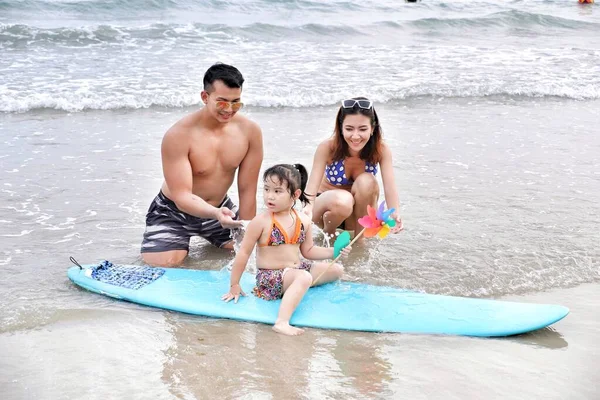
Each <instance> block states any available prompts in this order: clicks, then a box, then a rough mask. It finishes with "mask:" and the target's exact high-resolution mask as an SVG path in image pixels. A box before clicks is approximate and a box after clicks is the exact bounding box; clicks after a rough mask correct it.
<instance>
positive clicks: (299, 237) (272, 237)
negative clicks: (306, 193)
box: [258, 208, 306, 247]
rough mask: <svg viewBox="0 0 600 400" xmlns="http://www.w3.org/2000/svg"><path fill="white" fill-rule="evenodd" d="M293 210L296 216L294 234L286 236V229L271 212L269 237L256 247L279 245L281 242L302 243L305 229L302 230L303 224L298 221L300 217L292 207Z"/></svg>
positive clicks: (304, 237)
mask: <svg viewBox="0 0 600 400" xmlns="http://www.w3.org/2000/svg"><path fill="white" fill-rule="evenodd" d="M292 211H293V212H294V216H295V217H296V227H295V228H294V236H292V238H291V239H290V238H288V234H287V231H286V230H285V228H283V227H282V226H281V224H280V223H279V221H277V220H276V219H275V214H271V223H272V228H271V234H269V239H268V240H267V243H264V244H259V245H258V247H265V246H279V245H281V244H302V243H304V240H305V239H306V231H305V230H304V224H303V223H302V221H300V217H299V216H298V213H297V212H296V210H294V209H293V208H292Z"/></svg>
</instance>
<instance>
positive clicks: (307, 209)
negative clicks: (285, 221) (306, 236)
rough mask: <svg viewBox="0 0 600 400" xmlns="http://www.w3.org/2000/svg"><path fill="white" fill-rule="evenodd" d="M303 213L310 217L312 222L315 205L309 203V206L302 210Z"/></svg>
mask: <svg viewBox="0 0 600 400" xmlns="http://www.w3.org/2000/svg"><path fill="white" fill-rule="evenodd" d="M302 212H303V213H304V214H306V215H308V217H309V218H310V220H311V221H312V213H313V205H312V204H310V203H308V204H307V205H305V206H304V208H303V209H302Z"/></svg>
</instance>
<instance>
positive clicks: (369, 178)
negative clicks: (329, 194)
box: [352, 173, 379, 197]
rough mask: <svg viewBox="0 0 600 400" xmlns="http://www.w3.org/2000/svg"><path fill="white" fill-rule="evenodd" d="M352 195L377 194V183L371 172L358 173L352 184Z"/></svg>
mask: <svg viewBox="0 0 600 400" xmlns="http://www.w3.org/2000/svg"><path fill="white" fill-rule="evenodd" d="M352 195H354V196H355V197H356V196H374V195H379V184H378V183H377V179H376V178H375V176H374V175H372V174H367V173H364V174H360V175H359V176H358V178H357V179H356V181H355V182H354V184H353V185H352Z"/></svg>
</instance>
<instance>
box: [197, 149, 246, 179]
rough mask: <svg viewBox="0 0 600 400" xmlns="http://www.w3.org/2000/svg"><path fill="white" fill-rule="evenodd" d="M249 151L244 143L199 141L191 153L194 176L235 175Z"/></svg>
mask: <svg viewBox="0 0 600 400" xmlns="http://www.w3.org/2000/svg"><path fill="white" fill-rule="evenodd" d="M247 151H248V146H247V144H245V143H243V141H238V142H237V143H233V142H232V141H210V140H206V141H197V142H195V143H194V144H193V146H192V147H191V149H190V153H189V160H190V164H191V166H192V172H193V173H194V175H207V174H208V175H212V174H213V173H234V172H235V170H236V169H237V168H239V166H240V164H241V163H242V161H243V160H244V156H245V155H246V153H247Z"/></svg>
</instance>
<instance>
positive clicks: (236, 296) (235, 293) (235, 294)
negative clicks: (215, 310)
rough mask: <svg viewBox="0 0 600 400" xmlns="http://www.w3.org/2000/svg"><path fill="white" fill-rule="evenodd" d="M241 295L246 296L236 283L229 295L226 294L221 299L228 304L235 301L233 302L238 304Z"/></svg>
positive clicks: (230, 289)
mask: <svg viewBox="0 0 600 400" xmlns="http://www.w3.org/2000/svg"><path fill="white" fill-rule="evenodd" d="M240 295H241V296H246V293H244V291H243V290H242V287H241V286H240V284H239V283H236V284H235V285H231V287H230V288H229V293H226V294H224V295H223V297H221V300H224V301H225V303H228V302H230V301H231V300H232V299H233V302H234V303H237V302H238V300H239V298H240Z"/></svg>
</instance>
